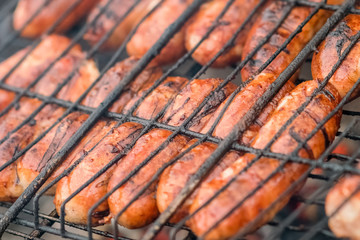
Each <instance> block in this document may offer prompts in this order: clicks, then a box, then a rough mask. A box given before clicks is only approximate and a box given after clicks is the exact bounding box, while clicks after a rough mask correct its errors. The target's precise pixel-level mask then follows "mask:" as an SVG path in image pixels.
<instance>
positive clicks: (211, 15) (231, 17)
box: [185, 0, 260, 67]
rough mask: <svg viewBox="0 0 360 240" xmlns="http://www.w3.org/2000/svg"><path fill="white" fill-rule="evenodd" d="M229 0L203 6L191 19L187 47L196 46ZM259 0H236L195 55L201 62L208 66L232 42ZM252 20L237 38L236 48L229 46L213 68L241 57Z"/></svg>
mask: <svg viewBox="0 0 360 240" xmlns="http://www.w3.org/2000/svg"><path fill="white" fill-rule="evenodd" d="M227 2H228V1H227V0H212V1H209V2H207V3H205V4H203V5H202V6H201V7H200V10H199V11H198V13H197V14H196V15H195V16H194V17H193V18H192V19H191V20H190V23H189V24H188V26H187V27H186V31H185V46H186V49H187V50H188V51H190V50H191V49H192V48H194V47H195V46H196V45H197V44H198V42H199V41H200V40H201V39H202V38H203V37H204V36H205V34H206V33H207V31H208V29H209V28H210V26H211V25H212V24H213V22H214V21H215V19H216V17H217V16H218V15H219V14H220V13H221V11H222V10H223V9H224V7H225V6H226V4H227ZM259 2H260V1H259V0H250V1H249V0H235V1H234V3H233V4H232V5H231V7H230V8H229V9H228V11H227V12H226V13H225V15H224V17H223V18H221V20H220V22H219V24H218V26H217V27H216V29H214V31H213V32H212V33H211V34H210V36H209V37H208V38H207V39H206V40H205V41H204V42H202V43H201V45H200V46H199V47H198V48H197V49H196V50H195V52H194V53H193V55H192V57H193V58H194V59H195V61H197V62H198V63H200V64H202V65H205V64H206V63H207V62H209V61H210V59H212V58H213V57H214V56H215V55H216V54H217V53H218V52H219V51H220V50H221V49H222V48H223V47H224V45H225V44H226V43H227V41H229V40H230V39H231V38H232V37H233V35H234V34H235V32H236V30H237V29H238V28H239V27H240V26H241V25H242V24H243V23H244V21H245V19H246V18H247V16H248V15H249V14H250V12H251V11H252V10H253V9H254V8H255V7H256V5H257V4H258V3H259ZM250 25H251V23H249V24H247V26H246V27H245V29H244V30H243V31H242V32H241V33H240V34H239V36H238V37H237V38H236V40H235V43H234V45H233V46H232V47H230V48H229V49H227V51H225V53H223V54H222V55H221V56H220V57H219V58H218V59H216V60H215V62H214V63H213V65H212V66H213V67H225V66H228V65H230V64H233V63H236V62H237V61H239V60H240V59H241V53H242V49H243V46H244V43H245V40H246V37H247V33H248V30H249V27H250Z"/></svg>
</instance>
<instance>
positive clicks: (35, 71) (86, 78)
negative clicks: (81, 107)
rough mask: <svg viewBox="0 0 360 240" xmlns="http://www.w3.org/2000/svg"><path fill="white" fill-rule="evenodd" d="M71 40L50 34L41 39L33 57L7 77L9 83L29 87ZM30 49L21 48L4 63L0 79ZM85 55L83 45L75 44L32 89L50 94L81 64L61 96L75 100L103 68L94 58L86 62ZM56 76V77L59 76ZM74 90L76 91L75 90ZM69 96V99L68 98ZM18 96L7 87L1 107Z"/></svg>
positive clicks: (2, 91)
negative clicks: (99, 69)
mask: <svg viewBox="0 0 360 240" xmlns="http://www.w3.org/2000/svg"><path fill="white" fill-rule="evenodd" d="M69 44H70V39H68V38H66V37H62V36H58V35H50V36H48V37H46V38H44V40H42V41H41V42H40V44H39V45H38V46H37V47H36V48H35V49H34V50H33V51H32V52H31V54H30V55H29V56H27V57H26V59H25V60H24V61H23V62H22V63H21V64H20V66H18V67H17V68H16V70H15V71H14V72H13V73H12V74H11V75H10V76H9V77H8V78H7V79H6V80H5V83H6V84H9V85H11V86H15V87H22V88H25V87H27V86H29V85H30V83H31V82H33V81H34V80H35V79H36V78H37V77H38V76H39V75H40V74H41V73H43V71H44V70H45V69H46V68H47V67H48V66H49V65H50V64H51V63H52V62H53V61H54V60H55V59H56V58H57V57H59V56H60V54H61V53H62V52H63V51H64V50H65V49H66V48H67V47H68V45H69ZM28 51H29V49H28V48H25V49H23V50H20V51H19V52H17V53H16V54H14V55H13V56H12V57H10V58H9V59H7V60H5V61H4V62H2V63H1V64H0V78H2V77H4V76H5V75H6V74H7V73H8V71H10V69H12V67H14V66H15V65H16V64H17V63H18V61H19V60H20V59H21V58H22V57H23V56H24V55H25V54H26V53H27V52H28ZM84 58H85V54H84V53H83V52H82V51H81V48H80V45H75V46H74V47H73V48H72V49H71V50H70V51H69V52H68V54H67V55H65V57H63V58H61V59H60V60H59V61H57V62H56V64H55V65H54V66H53V67H52V68H51V70H50V71H48V72H47V73H46V74H45V76H43V77H42V78H41V79H40V81H39V82H38V83H37V84H36V85H35V87H33V88H32V91H35V92H38V93H40V94H43V95H50V94H51V93H52V92H53V91H54V90H55V88H56V87H57V85H58V84H59V83H61V82H62V81H64V80H65V79H66V78H67V76H68V75H69V74H70V73H71V72H72V71H73V70H74V68H75V67H76V66H77V65H78V64H81V67H80V69H79V72H78V73H77V74H75V76H74V77H73V78H72V80H71V81H70V82H69V83H68V84H67V85H66V86H64V87H63V89H62V90H61V91H60V93H59V94H58V97H59V98H62V99H64V100H70V101H75V100H76V99H77V98H78V97H79V96H80V94H81V93H82V92H84V91H85V89H86V88H88V87H89V86H90V84H91V83H92V82H93V81H94V80H95V79H96V78H97V77H98V75H99V71H98V69H97V67H96V65H95V63H94V61H93V60H87V61H85V62H84ZM55 76H56V77H55ZM72 91H74V92H72ZM65 96H66V98H65ZM14 97H15V95H14V93H12V92H9V91H6V90H0V110H2V109H4V108H5V107H6V106H7V105H8V104H9V103H10V102H11V101H12V100H13V99H14Z"/></svg>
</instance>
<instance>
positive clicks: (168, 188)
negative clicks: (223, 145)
mask: <svg viewBox="0 0 360 240" xmlns="http://www.w3.org/2000/svg"><path fill="white" fill-rule="evenodd" d="M196 141H197V140H195V139H194V140H192V141H190V142H189V143H188V145H187V146H186V147H185V148H184V149H186V148H188V147H190V146H191V145H192V144H194V143H195V142H196ZM216 147H217V145H216V144H214V143H209V142H205V143H202V144H200V145H198V146H196V147H195V148H194V149H192V150H191V151H190V152H188V153H187V154H185V155H184V156H183V157H181V158H180V159H179V160H177V161H176V162H175V163H174V164H173V165H171V166H170V167H168V168H166V170H165V171H164V172H163V173H162V174H161V177H160V179H159V183H158V186H157V191H156V204H157V206H158V209H159V211H160V212H163V211H165V209H166V208H167V207H168V206H169V205H170V203H171V202H172V201H173V200H174V199H175V198H176V196H177V195H178V194H179V193H180V191H181V190H182V189H183V188H184V187H185V185H186V183H187V181H188V180H189V179H190V178H191V176H192V175H194V174H195V173H196V172H197V170H198V169H199V167H200V166H201V165H202V164H203V163H204V162H205V160H206V159H207V158H208V157H209V156H210V155H211V154H212V153H213V152H214V151H215V149H216ZM239 156H240V154H239V153H237V152H235V151H230V152H229V153H227V154H226V155H225V156H224V157H223V158H222V159H221V161H220V162H219V163H218V164H217V165H216V166H215V167H214V169H213V170H212V171H211V173H210V174H209V175H208V176H207V177H206V178H205V179H204V180H203V182H208V181H210V180H211V179H213V178H214V177H216V176H217V175H219V174H220V173H221V172H222V170H225V169H226V168H227V167H229V166H230V165H231V163H233V162H234V161H235V160H236V159H237V158H239ZM195 196H196V190H195V192H194V193H193V194H192V195H191V196H190V197H188V198H187V200H186V201H185V203H183V205H182V206H181V207H180V208H179V209H178V210H177V211H176V212H175V214H174V215H173V217H172V218H171V219H170V222H171V223H177V222H179V221H180V220H181V219H183V218H184V217H186V216H187V215H188V214H189V209H190V206H191V205H192V203H193V201H194V198H195Z"/></svg>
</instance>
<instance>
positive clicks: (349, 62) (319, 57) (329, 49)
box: [311, 15, 360, 100]
mask: <svg viewBox="0 0 360 240" xmlns="http://www.w3.org/2000/svg"><path fill="white" fill-rule="evenodd" d="M359 24H360V16H358V15H349V16H347V17H346V18H345V19H344V20H343V21H341V22H340V23H339V24H338V25H337V27H336V28H335V29H334V30H333V31H331V32H330V34H329V35H328V36H327V37H326V39H325V40H324V41H323V42H322V43H321V45H320V46H319V49H318V51H316V52H315V53H314V56H313V60H312V62H311V71H312V74H313V78H314V79H320V80H322V79H324V78H325V77H326V76H327V75H328V74H329V73H330V71H331V69H332V67H333V66H334V65H335V63H336V62H337V61H338V59H339V58H340V56H341V54H342V53H343V51H344V50H345V49H346V48H347V47H348V46H349V44H350V42H351V40H352V38H353V37H354V35H355V34H356V33H357V32H358V31H359V30H360V25H359ZM359 53H360V43H359V42H357V43H356V44H355V45H354V47H353V48H352V49H351V51H350V53H349V55H347V56H346V58H345V60H344V61H343V62H342V63H341V65H340V66H339V68H338V69H337V70H336V72H335V73H334V75H333V76H332V77H331V78H330V80H329V82H330V83H331V84H332V85H333V86H334V87H335V88H336V89H337V90H338V91H339V93H340V95H341V97H344V96H345V95H346V93H347V92H349V90H350V89H351V88H352V86H353V85H354V83H355V82H356V81H357V80H358V79H359V77H360V63H359V60H358V59H359V57H358V56H359ZM359 93H360V88H357V89H356V90H355V91H354V92H353V93H352V95H351V96H350V99H349V100H353V99H354V98H356V97H358V96H359Z"/></svg>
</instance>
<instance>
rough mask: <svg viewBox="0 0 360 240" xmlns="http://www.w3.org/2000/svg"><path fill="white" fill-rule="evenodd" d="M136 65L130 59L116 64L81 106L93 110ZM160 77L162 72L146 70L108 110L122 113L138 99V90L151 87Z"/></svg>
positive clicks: (152, 68) (134, 61) (155, 68)
mask: <svg viewBox="0 0 360 240" xmlns="http://www.w3.org/2000/svg"><path fill="white" fill-rule="evenodd" d="M136 63H137V60H136V59H135V58H132V57H130V58H127V59H125V60H123V61H121V62H118V63H116V64H115V66H113V67H112V68H110V69H109V70H108V71H107V72H106V73H105V75H104V76H103V77H102V78H101V79H100V81H99V82H98V83H97V84H96V85H95V86H94V88H93V89H92V90H91V92H90V93H89V94H88V95H87V96H86V98H85V99H84V101H83V104H84V105H86V106H89V107H93V108H96V107H98V106H99V104H100V103H101V102H103V101H104V99H105V98H106V97H107V96H108V95H109V93H110V92H111V91H113V90H114V88H115V87H116V85H118V84H119V83H120V81H121V80H122V79H123V78H124V77H125V76H126V74H128V73H129V72H130V71H131V70H132V68H133V67H134V66H135V65H136ZM161 75H162V70H161V69H160V68H158V67H150V68H146V69H145V70H144V71H143V72H141V74H140V75H139V76H138V77H137V78H136V79H135V80H134V81H132V82H131V83H130V84H129V85H128V86H126V87H125V89H124V90H123V92H122V93H121V96H120V97H119V98H118V99H117V100H116V101H115V102H114V103H113V104H112V106H111V107H110V109H109V110H110V111H112V112H122V110H123V108H124V107H125V106H126V104H127V103H128V102H129V101H130V100H131V99H134V98H137V99H138V98H140V96H141V95H137V94H138V93H139V91H140V89H147V88H149V87H151V85H153V83H154V82H155V81H156V80H157V79H158V78H160V77H161Z"/></svg>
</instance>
